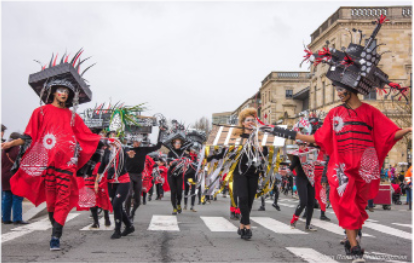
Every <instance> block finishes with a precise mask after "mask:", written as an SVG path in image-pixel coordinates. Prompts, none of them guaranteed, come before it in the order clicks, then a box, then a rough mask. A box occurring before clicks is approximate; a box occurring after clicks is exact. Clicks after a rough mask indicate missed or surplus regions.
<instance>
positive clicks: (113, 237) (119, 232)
mask: <svg viewBox="0 0 414 263" xmlns="http://www.w3.org/2000/svg"><path fill="white" fill-rule="evenodd" d="M119 238H121V231H120V230H115V232H114V233H113V234H112V236H111V239H119Z"/></svg>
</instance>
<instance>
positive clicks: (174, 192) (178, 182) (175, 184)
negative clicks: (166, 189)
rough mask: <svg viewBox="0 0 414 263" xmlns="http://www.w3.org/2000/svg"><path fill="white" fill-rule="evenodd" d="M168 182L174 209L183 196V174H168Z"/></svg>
mask: <svg viewBox="0 0 414 263" xmlns="http://www.w3.org/2000/svg"><path fill="white" fill-rule="evenodd" d="M168 183H169V184H170V188H171V204H172V206H173V208H174V209H177V205H181V199H182V198H183V176H182V175H178V176H173V175H170V176H168Z"/></svg>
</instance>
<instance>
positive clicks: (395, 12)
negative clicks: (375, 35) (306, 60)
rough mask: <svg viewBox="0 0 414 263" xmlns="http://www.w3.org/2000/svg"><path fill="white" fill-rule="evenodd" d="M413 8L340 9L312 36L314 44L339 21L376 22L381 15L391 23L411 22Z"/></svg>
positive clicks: (348, 7)
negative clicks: (399, 21) (398, 21)
mask: <svg viewBox="0 0 414 263" xmlns="http://www.w3.org/2000/svg"><path fill="white" fill-rule="evenodd" d="M411 14H412V7H411V6H369V7H352V6H347V7H340V8H339V9H338V10H337V11H336V12H335V13H334V14H333V15H331V16H330V17H329V18H328V19H327V20H326V21H325V22H324V23H323V24H322V25H321V26H320V27H319V28H318V29H317V30H315V32H313V33H312V34H311V42H314V41H315V40H316V39H317V38H318V37H319V36H320V35H321V34H322V33H323V32H325V31H326V30H327V29H328V28H329V27H330V26H331V25H333V24H334V23H335V22H336V21H337V20H370V21H374V20H376V19H377V18H378V17H379V16H381V15H386V16H387V18H388V19H389V20H390V21H395V20H403V19H404V20H405V19H407V22H411Z"/></svg>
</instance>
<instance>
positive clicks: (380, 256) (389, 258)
mask: <svg viewBox="0 0 414 263" xmlns="http://www.w3.org/2000/svg"><path fill="white" fill-rule="evenodd" d="M364 258H366V259H371V260H379V261H381V262H389V263H408V262H407V261H401V260H395V259H403V258H405V259H407V258H408V257H407V256H404V255H391V254H387V253H381V252H366V251H365V253H364Z"/></svg>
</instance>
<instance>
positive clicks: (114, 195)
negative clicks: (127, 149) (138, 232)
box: [95, 132, 135, 239]
mask: <svg viewBox="0 0 414 263" xmlns="http://www.w3.org/2000/svg"><path fill="white" fill-rule="evenodd" d="M109 136H111V132H110V133H109ZM127 158H130V157H129V156H128V155H127V154H126V153H124V151H123V149H122V145H120V144H118V145H111V146H110V147H108V148H107V149H105V151H104V155H103V157H102V163H101V165H100V166H99V170H98V176H97V177H96V181H95V191H96V192H97V193H98V191H99V183H100V181H101V179H102V178H103V176H106V179H107V181H108V192H109V196H110V199H111V203H112V208H113V211H114V219H115V231H114V233H113V234H112V236H111V239H119V238H121V236H126V235H129V234H131V233H133V232H134V231H135V228H134V225H133V224H132V222H131V220H130V219H129V217H128V216H127V214H126V212H125V209H124V208H123V203H124V202H125V200H126V198H127V197H128V193H129V188H130V178H129V174H128V172H127V170H126V159H127ZM122 222H123V223H124V224H125V229H124V231H123V232H122V233H121V226H122Z"/></svg>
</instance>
